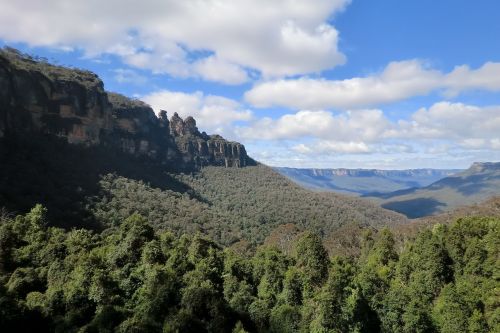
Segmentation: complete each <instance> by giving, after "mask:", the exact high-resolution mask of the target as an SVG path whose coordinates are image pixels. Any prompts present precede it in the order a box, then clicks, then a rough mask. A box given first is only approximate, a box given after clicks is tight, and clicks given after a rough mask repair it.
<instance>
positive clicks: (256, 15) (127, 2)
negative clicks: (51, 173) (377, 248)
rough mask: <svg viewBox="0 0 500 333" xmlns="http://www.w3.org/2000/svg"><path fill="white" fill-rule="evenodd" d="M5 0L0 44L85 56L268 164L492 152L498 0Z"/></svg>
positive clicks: (498, 118) (117, 80) (404, 163)
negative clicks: (75, 0)
mask: <svg viewBox="0 0 500 333" xmlns="http://www.w3.org/2000/svg"><path fill="white" fill-rule="evenodd" d="M63 3H64V2H61V1H57V0H48V1H44V3H43V4H40V3H39V2H38V1H35V0H20V1H16V2H13V1H8V0H0V41H1V44H2V45H9V46H13V47H16V48H19V49H20V50H22V51H23V52H27V53H30V54H36V55H39V56H42V57H46V58H48V59H49V60H51V61H53V62H57V63H59V64H63V65H71V66H75V67H81V68H86V69H90V70H92V71H94V72H96V73H97V74H98V75H99V76H100V77H101V78H102V79H103V81H104V83H105V87H106V89H107V90H110V91H116V92H120V93H122V94H125V95H128V96H133V97H137V98H141V99H143V100H145V101H146V102H148V103H149V104H151V105H152V106H153V108H155V109H158V108H163V109H166V110H167V111H169V112H170V113H171V114H172V113H173V112H179V114H181V115H182V116H187V115H193V116H194V117H195V118H196V119H197V120H198V126H199V127H200V129H201V130H206V131H207V132H212V133H214V132H217V133H221V134H222V135H224V136H226V137H228V138H229V139H232V140H237V141H240V142H242V143H244V144H245V145H246V146H247V150H248V151H249V153H250V154H251V155H252V156H254V157H255V158H257V159H258V160H260V161H262V162H264V163H267V164H270V165H277V166H296V167H325V168H326V167H328V168H330V167H351V168H354V167H359V168H384V169H386V168H420V167H435V168H464V167H467V166H468V165H469V164H470V163H472V162H474V161H486V160H489V161H498V160H500V135H499V134H498V133H500V44H499V43H498V42H497V41H496V36H497V35H498V33H499V32H500V20H498V13H499V12H500V3H499V2H498V1H494V0H485V1H466V0H454V1H451V0H446V1H445V0H441V1H430V0H419V1H417V0H408V1H398V0H381V1H368V0H352V1H347V0H309V1H307V0H276V1H273V2H270V1H265V0H253V1H250V0H238V1H230V0H218V1H215V0H207V1H205V2H199V1H198V2H197V1H194V0H186V1H183V2H176V1H171V0H165V1H158V0H143V1H141V4H140V7H139V6H138V5H137V4H136V2H135V1H133V0H122V1H118V0H108V1H106V2H105V3H101V2H99V1H97V0H89V1H85V2H81V3H72V4H71V5H68V4H67V3H66V4H65V5H64V4H63Z"/></svg>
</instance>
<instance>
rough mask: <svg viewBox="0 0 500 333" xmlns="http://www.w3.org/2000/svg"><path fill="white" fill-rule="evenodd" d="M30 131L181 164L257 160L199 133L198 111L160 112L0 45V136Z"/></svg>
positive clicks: (83, 74) (88, 76)
mask: <svg viewBox="0 0 500 333" xmlns="http://www.w3.org/2000/svg"><path fill="white" fill-rule="evenodd" d="M31 131H36V132H41V133H46V134H52V135H56V136H59V137H63V138H65V139H66V140H67V141H68V142H69V143H72V144H84V145H88V146H90V145H105V146H108V147H112V148H116V149H119V150H122V151H124V152H127V153H130V154H133V155H136V156H146V157H148V158H151V159H153V160H156V161H158V162H161V163H163V164H168V165H169V166H171V167H173V168H176V169H181V170H188V169H199V168H202V167H204V166H209V165H216V166H225V167H244V166H246V165H249V164H254V163H255V161H253V160H252V159H251V158H249V157H248V155H247V154H246V151H245V147H244V146H243V145H241V144H239V143H236V142H228V141H226V140H225V139H223V138H222V137H220V136H218V135H213V136H209V135H207V134H206V133H205V132H203V133H200V132H199V130H198V128H197V126H196V121H195V120H194V118H192V117H187V118H186V119H185V120H183V119H182V118H181V117H179V115H178V114H177V113H174V115H173V116H172V118H171V119H170V120H169V119H168V116H167V112H166V111H163V110H162V111H161V112H160V113H159V115H158V116H156V114H155V113H154V111H153V110H152V109H151V107H150V106H149V105H147V104H145V103H143V102H141V101H139V100H133V99H130V98H127V97H125V96H122V95H119V94H115V93H107V92H106V91H105V90H104V85H103V83H102V81H101V80H100V79H99V78H98V77H97V75H95V74H93V73H91V72H88V71H83V70H75V69H68V68H64V67H59V66H54V65H51V64H48V63H47V62H45V61H38V60H35V59H33V58H32V57H29V56H26V55H23V54H20V53H19V52H18V51H16V50H14V49H10V48H4V49H0V138H1V137H3V136H5V135H7V134H8V133H10V132H13V133H20V132H26V133H29V132H31Z"/></svg>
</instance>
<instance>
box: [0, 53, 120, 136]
mask: <svg viewBox="0 0 500 333" xmlns="http://www.w3.org/2000/svg"><path fill="white" fill-rule="evenodd" d="M0 90H1V93H0V114H1V116H0V117H1V119H2V120H1V121H0V130H1V132H2V135H4V134H5V133H6V132H8V131H9V130H15V131H41V132H45V133H50V134H54V135H57V136H63V137H66V138H67V139H68V142H70V143H82V144H88V145H92V144H99V143H100V140H101V132H102V131H106V130H110V129H111V128H112V119H111V111H110V107H109V103H108V99H107V94H106V92H105V91H104V87H103V84H102V81H101V80H99V78H98V77H97V76H96V75H95V74H93V73H90V72H86V71H81V70H71V71H70V70H67V69H63V68H61V67H56V66H52V65H49V64H47V63H41V62H37V61H35V60H33V59H31V58H28V57H23V56H21V55H20V54H19V53H17V52H16V51H15V50H11V49H8V50H7V51H5V50H4V51H3V52H2V54H0Z"/></svg>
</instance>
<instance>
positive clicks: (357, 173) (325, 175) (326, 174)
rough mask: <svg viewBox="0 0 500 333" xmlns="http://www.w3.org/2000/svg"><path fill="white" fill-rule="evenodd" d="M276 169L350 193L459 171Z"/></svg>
mask: <svg viewBox="0 0 500 333" xmlns="http://www.w3.org/2000/svg"><path fill="white" fill-rule="evenodd" d="M275 170H276V171H278V172H279V173H281V174H282V175H284V176H287V177H288V178H290V179H291V180H293V181H294V182H296V183H297V184H299V185H302V186H303V187H306V188H308V189H311V190H315V191H332V192H338V193H344V194H351V195H367V194H369V193H388V192H393V191H398V190H407V189H409V188H418V187H424V186H427V185H429V184H432V183H433V182H435V181H437V180H439V179H441V178H444V177H447V176H450V175H452V174H454V173H457V172H460V171H461V170H440V169H409V170H377V169H345V168H338V169H313V168H309V169H299V168H286V167H277V168H275Z"/></svg>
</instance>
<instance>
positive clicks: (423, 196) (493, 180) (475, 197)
mask: <svg viewBox="0 0 500 333" xmlns="http://www.w3.org/2000/svg"><path fill="white" fill-rule="evenodd" d="M497 195H500V163H474V164H473V165H472V166H471V167H470V168H469V169H467V170H465V171H463V172H460V173H458V174H456V175H453V176H450V177H446V178H443V179H441V180H439V181H437V182H435V183H433V184H431V185H429V186H426V187H423V188H420V189H409V190H402V191H396V192H392V193H386V194H377V195H373V197H374V198H375V199H376V200H378V201H379V202H380V203H381V205H382V207H384V208H387V209H391V210H394V211H397V212H400V213H403V214H405V215H407V216H408V217H410V218H418V217H423V216H428V215H434V214H437V213H441V212H446V211H449V210H451V209H453V208H456V207H459V206H463V205H471V204H474V203H479V202H482V201H484V200H487V199H489V198H491V197H494V196H497Z"/></svg>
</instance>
